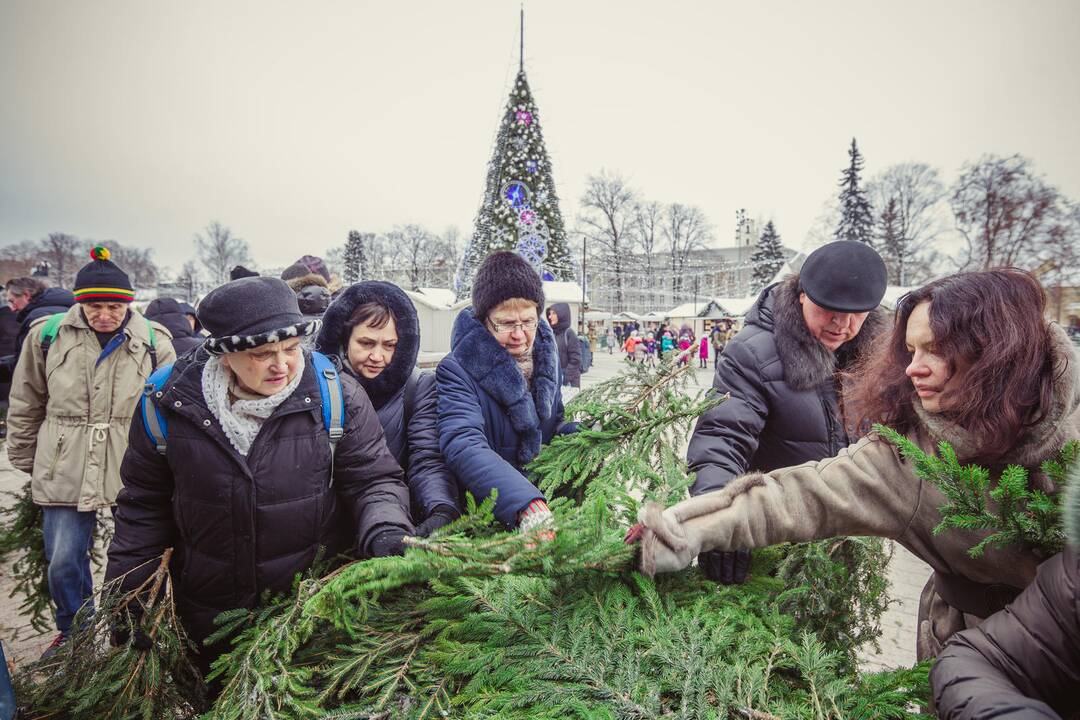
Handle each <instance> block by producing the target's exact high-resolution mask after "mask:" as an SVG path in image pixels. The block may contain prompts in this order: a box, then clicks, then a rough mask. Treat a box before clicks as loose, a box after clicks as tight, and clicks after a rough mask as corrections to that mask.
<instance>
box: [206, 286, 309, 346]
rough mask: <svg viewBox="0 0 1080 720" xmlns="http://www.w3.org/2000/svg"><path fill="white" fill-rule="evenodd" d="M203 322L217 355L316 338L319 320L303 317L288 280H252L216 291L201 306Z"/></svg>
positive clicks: (221, 287)
mask: <svg viewBox="0 0 1080 720" xmlns="http://www.w3.org/2000/svg"><path fill="white" fill-rule="evenodd" d="M199 322H201V323H202V325H203V327H204V328H205V329H206V331H207V332H209V333H210V338H209V339H207V341H206V344H205V347H206V350H207V351H208V352H210V353H212V354H214V355H224V354H225V353H230V352H238V351H240V350H250V349H251V348H254V347H259V346H260V345H267V344H269V343H275V342H281V341H282V340H288V339H289V338H293V337H303V336H305V335H313V334H315V333H316V332H318V330H319V321H318V320H307V319H305V318H304V316H303V315H301V314H300V306H299V305H298V304H297V302H296V293H294V292H293V291H292V288H290V287H289V286H288V285H286V284H285V281H284V280H279V279H278V278H274V277H249V278H241V279H239V280H233V281H232V282H227V283H225V284H224V285H221V286H219V287H216V288H214V289H213V290H211V291H210V293H209V294H208V295H207V296H206V297H204V298H203V300H202V302H201V303H199Z"/></svg>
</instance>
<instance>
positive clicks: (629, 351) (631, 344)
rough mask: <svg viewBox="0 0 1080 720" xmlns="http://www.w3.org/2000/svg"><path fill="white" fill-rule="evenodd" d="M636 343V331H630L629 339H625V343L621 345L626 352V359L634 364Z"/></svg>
mask: <svg viewBox="0 0 1080 720" xmlns="http://www.w3.org/2000/svg"><path fill="white" fill-rule="evenodd" d="M637 343H638V336H637V330H632V331H631V332H630V337H628V338H626V343H625V344H624V345H623V350H625V351H626V357H628V358H629V359H630V362H634V351H635V350H636V349H637Z"/></svg>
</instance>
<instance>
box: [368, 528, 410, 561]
mask: <svg viewBox="0 0 1080 720" xmlns="http://www.w3.org/2000/svg"><path fill="white" fill-rule="evenodd" d="M405 535H406V532H405V531H404V530H402V529H401V528H387V529H386V530H383V531H381V532H379V534H377V535H376V536H375V537H374V538H373V539H372V541H371V545H370V547H371V557H386V556H388V555H402V554H404V553H405Z"/></svg>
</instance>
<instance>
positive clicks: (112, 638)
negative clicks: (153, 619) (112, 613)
mask: <svg viewBox="0 0 1080 720" xmlns="http://www.w3.org/2000/svg"><path fill="white" fill-rule="evenodd" d="M133 614H134V613H133ZM139 616H141V613H140V614H139V615H138V616H137V617H135V618H132V619H130V620H129V619H128V618H123V619H118V620H117V621H116V622H115V623H114V624H113V627H112V632H111V633H110V634H109V643H110V644H111V645H112V646H113V647H120V646H121V645H127V643H128V640H131V646H132V647H133V648H135V649H136V650H149V649H150V648H152V647H153V646H154V641H153V640H151V639H150V636H149V635H147V634H146V633H144V632H143V631H142V628H141V627H139V620H138V617H139ZM132 628H135V633H134V635H132V632H131V629H132Z"/></svg>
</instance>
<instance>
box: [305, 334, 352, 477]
mask: <svg viewBox="0 0 1080 720" xmlns="http://www.w3.org/2000/svg"><path fill="white" fill-rule="evenodd" d="M311 362H312V364H313V365H314V366H315V379H317V380H318V381H319V394H320V395H321V396H322V419H323V427H324V428H326V432H327V434H328V435H329V436H330V485H331V486H332V485H333V484H334V451H335V450H336V449H337V443H338V440H340V439H341V437H342V436H343V435H344V434H345V391H344V390H342V388H341V378H340V377H339V376H338V369H337V367H336V366H335V365H334V363H333V362H332V361H331V360H330V358H328V357H326V356H325V355H323V354H322V353H321V352H315V351H312V353H311Z"/></svg>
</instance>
